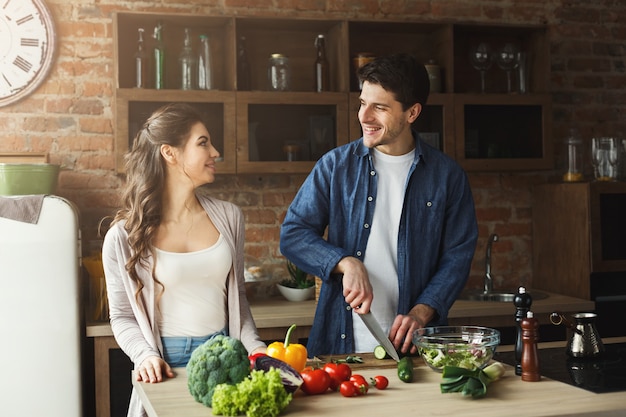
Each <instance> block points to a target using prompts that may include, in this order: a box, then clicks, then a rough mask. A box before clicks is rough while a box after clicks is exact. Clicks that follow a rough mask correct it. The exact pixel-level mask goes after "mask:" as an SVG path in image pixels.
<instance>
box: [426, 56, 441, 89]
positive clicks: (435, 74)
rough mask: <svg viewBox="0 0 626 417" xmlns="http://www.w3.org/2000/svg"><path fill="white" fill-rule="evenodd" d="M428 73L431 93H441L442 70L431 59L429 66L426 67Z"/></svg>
mask: <svg viewBox="0 0 626 417" xmlns="http://www.w3.org/2000/svg"><path fill="white" fill-rule="evenodd" d="M424 68H426V72H427V73H428V79H429V80H430V92H431V93H441V68H439V65H437V64H436V63H435V60H433V59H431V60H430V61H428V64H426V65H424Z"/></svg>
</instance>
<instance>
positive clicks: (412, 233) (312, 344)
mask: <svg viewBox="0 0 626 417" xmlns="http://www.w3.org/2000/svg"><path fill="white" fill-rule="evenodd" d="M414 136H415V137H416V138H417V137H418V136H417V134H416V133H414ZM376 187H377V177H376V171H375V169H374V166H373V163H372V156H371V154H370V150H369V149H368V148H367V147H365V146H364V145H363V140H362V138H361V139H359V140H357V141H354V142H351V143H348V144H347V145H343V146H341V147H338V148H335V149H333V150H331V151H330V152H328V153H327V154H325V155H324V156H323V157H322V158H320V160H319V161H318V162H317V164H316V165H315V167H314V168H313V171H311V173H310V174H309V176H308V177H307V179H306V180H305V182H304V183H303V184H302V187H301V188H300V190H299V191H298V193H297V195H296V197H295V199H294V200H293V202H292V203H291V205H290V207H289V209H288V211H287V215H286V217H285V221H284V222H283V225H282V227H281V233H280V250H281V252H282V253H283V255H285V256H286V257H287V258H288V259H290V260H291V261H293V262H294V263H295V264H297V265H298V266H299V267H300V268H302V269H303V270H305V271H307V272H308V273H310V274H313V275H315V276H317V277H320V278H321V279H322V281H323V285H322V288H321V292H320V296H319V301H318V307H317V311H316V312H315V318H314V322H313V328H312V330H311V333H310V335H309V342H308V345H307V348H308V351H309V354H310V355H320V354H347V353H352V352H354V340H353V335H352V312H351V310H350V306H349V305H348V304H346V302H345V300H344V297H343V292H342V291H343V289H342V285H341V276H340V275H336V274H332V270H333V268H334V267H335V266H336V265H337V263H338V262H339V261H340V260H341V259H342V258H344V257H346V256H354V257H356V258H358V259H360V260H363V257H364V256H365V247H366V244H367V239H368V237H369V232H370V225H371V222H372V218H373V215H374V208H375V206H376ZM327 228H328V230H327V233H328V235H327V237H326V239H324V237H323V236H324V234H325V232H326V229H327ZM477 237H478V226H477V222H476V214H475V211H474V201H473V198H472V193H471V189H470V186H469V182H468V179H467V175H466V174H465V172H464V171H463V170H462V169H461V167H460V166H459V165H458V164H457V163H456V162H455V161H454V160H452V159H451V158H449V157H448V156H447V155H445V154H444V153H442V152H440V151H438V150H436V149H434V148H432V147H430V146H429V145H427V144H425V143H424V142H422V141H421V140H419V139H416V149H415V159H414V161H413V164H412V166H411V169H410V172H409V176H408V180H407V182H406V190H405V196H404V206H403V209H402V216H401V219H400V229H399V231H398V259H397V261H398V285H399V297H400V299H399V303H398V314H407V313H408V312H409V310H410V309H411V308H412V307H413V306H415V305H416V304H427V305H429V306H431V307H433V308H434V309H435V310H436V311H437V315H436V318H435V319H434V320H433V321H432V322H430V323H428V324H429V325H443V324H446V323H447V319H448V310H449V309H450V307H451V306H452V304H453V303H454V301H455V300H456V298H457V296H458V295H459V293H460V292H461V290H462V289H463V287H464V286H465V283H466V281H467V278H468V276H469V271H470V266H471V263H472V258H473V256H474V251H475V249H476V240H477ZM374 297H376V295H375V294H374ZM310 357H312V356H310Z"/></svg>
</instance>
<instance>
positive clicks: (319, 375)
mask: <svg viewBox="0 0 626 417" xmlns="http://www.w3.org/2000/svg"><path fill="white" fill-rule="evenodd" d="M300 375H302V379H303V382H302V386H301V387H300V388H302V391H304V392H305V393H306V394H309V395H316V394H323V393H324V392H326V391H327V390H328V387H330V375H328V374H327V373H326V371H325V370H323V369H312V370H307V371H304V372H301V373H300Z"/></svg>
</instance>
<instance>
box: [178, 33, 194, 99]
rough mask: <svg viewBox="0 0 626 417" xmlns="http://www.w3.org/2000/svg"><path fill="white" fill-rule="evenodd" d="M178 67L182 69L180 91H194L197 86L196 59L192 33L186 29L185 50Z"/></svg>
mask: <svg viewBox="0 0 626 417" xmlns="http://www.w3.org/2000/svg"><path fill="white" fill-rule="evenodd" d="M178 66H179V69H180V89H181V90H193V89H194V88H195V86H196V81H195V80H196V76H195V72H196V71H195V69H196V58H195V57H194V55H193V51H192V49H191V31H190V30H189V28H185V39H184V41H183V49H182V50H181V51H180V55H179V56H178Z"/></svg>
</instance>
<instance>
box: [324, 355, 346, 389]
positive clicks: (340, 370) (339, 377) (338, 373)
mask: <svg viewBox="0 0 626 417" xmlns="http://www.w3.org/2000/svg"><path fill="white" fill-rule="evenodd" d="M324 370H325V371H326V372H327V373H328V375H330V379H331V382H330V389H331V390H333V391H337V389H339V385H341V383H342V382H343V381H349V380H350V376H351V375H352V369H351V368H350V366H349V365H347V364H345V363H334V362H329V363H327V364H326V365H324Z"/></svg>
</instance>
